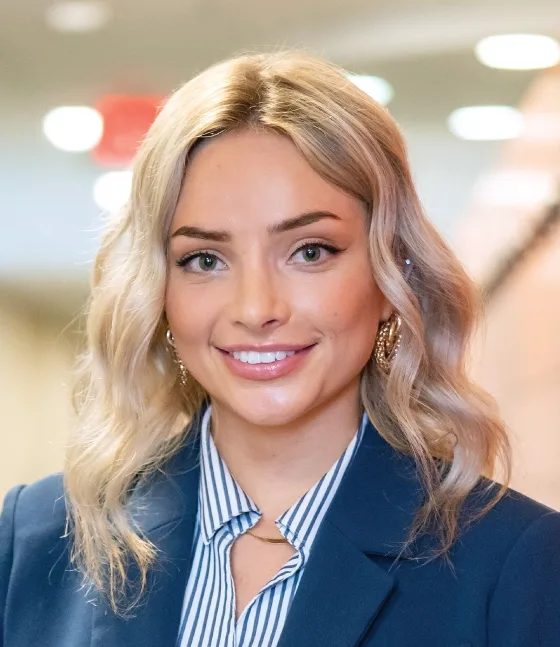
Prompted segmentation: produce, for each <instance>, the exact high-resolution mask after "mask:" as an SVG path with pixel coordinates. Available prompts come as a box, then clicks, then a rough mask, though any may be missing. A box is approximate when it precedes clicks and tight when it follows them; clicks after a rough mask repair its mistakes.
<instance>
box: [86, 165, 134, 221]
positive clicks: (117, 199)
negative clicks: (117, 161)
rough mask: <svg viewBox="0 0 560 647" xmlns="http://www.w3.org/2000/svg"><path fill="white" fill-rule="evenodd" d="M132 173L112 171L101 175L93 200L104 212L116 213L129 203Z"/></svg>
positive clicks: (95, 187) (95, 185)
mask: <svg viewBox="0 0 560 647" xmlns="http://www.w3.org/2000/svg"><path fill="white" fill-rule="evenodd" d="M131 188H132V171H111V172H110V173H104V174H103V175H100V176H99V177H98V178H97V180H96V181H95V183H94V185H93V199H94V201H95V204H96V205H97V206H98V207H99V208H100V209H103V211H107V212H109V213H116V212H117V211H119V210H120V209H122V207H124V205H125V204H126V202H127V201H128V199H129V197H130V190H131Z"/></svg>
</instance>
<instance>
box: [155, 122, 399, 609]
mask: <svg viewBox="0 0 560 647" xmlns="http://www.w3.org/2000/svg"><path fill="white" fill-rule="evenodd" d="M307 212H330V213H332V214H334V215H335V216H336V218H322V219H319V220H317V221H316V222H313V223H311V224H307V225H306V226H302V227H298V228H296V229H292V230H288V231H284V232H282V233H279V234H274V235H271V234H270V233H269V232H268V231H267V227H268V226H270V225H274V224H277V223H279V222H282V221H284V220H286V219H293V218H295V217H297V216H300V215H301V214H302V213H307ZM185 226H195V227H199V228H203V229H211V230H226V231H228V232H229V233H230V235H231V240H230V241H229V242H216V241H211V240H201V239H197V238H193V237H190V236H186V235H180V234H179V235H174V234H175V232H177V230H178V229H179V228H181V227H185ZM308 241H313V242H312V244H313V245H314V246H313V248H312V249H311V250H308V252H307V255H306V250H305V249H304V250H300V251H297V250H298V248H300V247H301V245H302V244H304V243H306V242H308ZM315 241H316V242H315ZM321 243H323V244H327V245H332V246H334V247H337V248H338V249H340V250H341V252H340V253H338V254H332V253H330V252H329V251H327V250H325V249H323V248H321V247H319V246H318V245H320V244H321ZM197 251H204V252H205V256H203V257H202V258H201V257H199V258H194V259H191V260H190V261H189V262H188V264H187V265H186V266H185V267H179V266H178V265H177V262H178V261H180V260H181V259H183V258H184V257H185V255H187V254H189V253H192V252H197ZM206 253H207V254H210V255H211V256H209V257H208V256H206ZM168 258H169V267H168V282H167V289H166V303H165V310H166V315H167V319H168V322H169V326H170V329H171V331H172V333H173V336H174V338H175V347H176V349H177V352H178V354H179V356H180V357H181V359H182V360H183V362H184V364H185V366H186V367H187V370H188V371H189V372H190V373H191V375H192V376H193V377H194V378H195V379H196V380H198V382H199V383H200V384H201V385H202V386H203V387H204V388H205V389H206V391H207V392H208V393H209V394H210V398H211V401H212V405H213V411H212V434H213V437H214V440H215V442H216V445H217V447H218V450H219V452H220V454H221V456H222V457H223V459H224V461H225V462H226V464H227V466H228V468H229V469H230V471H231V473H232V475H233V476H234V478H235V479H236V480H237V481H238V483H239V484H240V485H241V487H242V488H243V489H244V490H245V491H246V492H247V494H248V495H249V496H250V497H251V498H252V499H253V500H254V501H255V503H256V504H257V505H258V506H259V508H260V509H261V511H262V512H263V517H262V519H261V520H260V521H259V523H258V524H257V526H255V528H254V530H255V532H257V530H258V532H259V534H261V535H263V536H268V537H279V536H280V535H279V532H278V530H277V528H276V526H275V525H274V520H275V519H276V518H277V517H278V516H279V515H280V514H281V513H283V512H284V511H285V510H287V509H288V508H289V507H290V506H291V505H293V503H295V502H296V501H297V500H298V499H299V498H300V497H301V496H302V495H303V494H304V493H305V492H306V491H307V490H309V489H310V488H311V487H312V486H313V485H314V483H316V481H317V480H318V479H319V478H320V477H321V476H322V475H323V474H325V473H326V472H327V471H328V470H329V469H330V467H331V466H332V465H333V463H334V462H335V461H336V460H337V458H338V457H339V456H340V455H341V454H342V452H343V451H344V450H345V448H346V447H347V445H348V443H349V442H350V440H351V439H352V437H353V436H354V434H355V432H356V429H357V428H358V425H359V422H360V419H361V414H362V408H361V404H360V397H359V383H360V372H361V370H362V369H363V367H364V366H365V364H366V363H367V362H368V360H369V358H370V356H371V353H372V349H373V346H374V343H375V336H376V334H377V329H378V327H379V323H380V321H384V320H386V319H387V318H388V316H389V315H390V311H391V309H390V306H389V304H388V303H387V301H386V300H385V298H384V297H383V295H382V293H381V292H380V290H379V288H378V287H377V285H376V283H375V281H374V278H373V275H372V271H371V266H370V261H369V252H368V234H367V228H366V218H365V209H364V206H363V204H362V203H361V202H360V201H359V200H357V199H356V198H354V197H353V196H350V195H349V194H347V193H345V192H344V191H342V190H341V189H339V188H337V187H334V186H332V185H331V184H329V183H328V182H326V181H325V180H324V179H323V178H322V177H321V176H320V175H318V174H317V173H316V172H315V171H314V170H313V169H312V168H311V166H310V165H309V164H308V163H307V161H306V160H305V159H304V158H303V156H302V155H301V154H300V153H299V152H298V151H297V149H296V147H295V146H294V145H293V143H292V142H291V141H290V140H289V139H287V138H285V137H283V136H281V135H279V134H275V133H270V132H258V131H254V130H253V131H251V130H243V131H236V132H231V133H227V134H224V135H221V136H219V137H217V138H215V139H213V140H212V141H211V142H210V143H207V144H205V145H204V146H202V147H201V148H200V149H198V150H197V151H196V153H194V155H193V156H192V158H191V160H190V163H189V166H188V169H187V172H186V175H185V179H184V183H183V187H182V191H181V195H180V199H179V202H178V206H177V209H176V212H175V214H174V217H173V221H172V225H171V228H170V238H169V247H168ZM267 342H275V343H297V344H303V345H309V344H312V343H317V345H316V346H315V347H314V348H313V350H312V351H311V352H310V353H309V355H308V356H307V358H306V359H305V361H304V362H303V363H302V364H301V365H300V366H299V367H298V368H297V369H296V370H295V371H293V372H292V373H290V374H288V375H286V376H284V377H279V378H276V379H273V380H268V381H254V380H248V379H244V378H240V377H238V376H236V375H234V374H233V373H232V372H231V371H230V370H229V368H227V366H226V364H225V363H224V360H223V357H222V355H221V352H220V351H219V350H218V349H217V348H216V347H220V346H235V345H238V344H255V345H260V344H264V343H267ZM238 544H239V546H238ZM234 549H235V550H234V552H233V553H232V555H233V558H232V570H233V572H234V579H236V587H237V589H238V590H237V595H238V611H240V610H241V609H242V608H244V605H245V603H246V602H247V601H248V599H250V597H252V595H253V594H254V593H255V592H256V591H257V590H258V589H259V588H260V586H262V584H263V583H265V582H266V581H267V580H268V579H270V577H271V576H272V575H274V573H275V572H276V571H277V570H278V568H279V567H281V566H282V564H283V563H285V561H286V558H287V557H288V556H289V555H290V554H291V553H292V552H293V549H292V548H291V546H289V545H284V546H268V545H266V544H263V543H262V542H259V541H258V540H256V539H254V538H251V537H250V536H248V535H243V536H242V537H240V538H239V539H238V540H237V541H236V543H235V545H234ZM246 551H249V552H250V555H249V552H246ZM245 559H247V560H249V559H251V560H252V565H253V570H252V574H253V576H254V575H255V569H254V565H255V563H260V564H261V568H260V569H257V571H258V572H257V575H256V577H249V575H245V576H243V573H244V572H245V573H247V571H246V570H244V568H243V564H244V563H245V561H244V560H245ZM255 560H256V561H255ZM236 571H237V574H236ZM245 598H247V599H245Z"/></svg>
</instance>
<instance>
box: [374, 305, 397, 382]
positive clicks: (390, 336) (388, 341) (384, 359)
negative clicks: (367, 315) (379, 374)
mask: <svg viewBox="0 0 560 647" xmlns="http://www.w3.org/2000/svg"><path fill="white" fill-rule="evenodd" d="M401 327H402V320H401V318H400V316H399V315H398V314H397V313H396V312H393V314H392V315H391V316H390V317H389V319H388V320H387V321H386V322H385V323H383V324H382V325H381V326H380V327H379V330H378V331H377V338H376V340H375V349H374V351H373V356H374V357H375V361H376V363H377V366H378V367H379V368H380V369H381V370H382V371H383V372H384V373H389V371H390V370H391V366H392V365H393V361H394V360H395V357H396V355H397V353H398V351H399V347H400V345H401Z"/></svg>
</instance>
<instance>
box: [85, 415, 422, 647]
mask: <svg viewBox="0 0 560 647" xmlns="http://www.w3.org/2000/svg"><path fill="white" fill-rule="evenodd" d="M205 409H206V405H204V406H203V407H202V409H201V410H200V412H199V414H198V415H197V416H195V419H194V420H193V423H192V424H191V426H190V430H189V431H188V433H187V434H186V436H185V438H186V440H185V442H184V444H183V446H182V448H181V449H180V450H179V451H178V452H177V454H175V456H174V457H173V458H172V459H171V460H170V461H169V462H168V463H167V464H166V466H165V468H164V469H162V470H160V471H158V472H157V473H156V474H155V475H153V476H152V477H151V478H150V479H149V481H147V482H144V483H141V484H139V485H138V486H137V487H136V488H135V489H134V491H133V494H132V496H131V499H130V503H129V506H130V511H131V514H132V516H133V519H134V522H135V523H136V524H137V526H138V527H139V529H140V530H141V531H142V532H143V533H144V534H145V536H146V537H147V538H148V539H150V540H151V541H152V542H153V543H154V544H155V545H156V546H157V548H158V550H159V553H160V555H161V558H162V561H161V564H158V566H157V568H155V569H154V571H153V572H152V574H151V576H150V581H149V594H148V596H147V597H146V601H145V602H144V604H143V605H142V606H141V607H139V608H138V609H137V610H136V613H135V617H134V618H132V619H130V620H124V619H121V618H117V617H115V616H114V614H113V613H112V611H111V610H110V609H109V608H108V607H107V605H106V604H104V603H103V602H102V601H99V602H98V604H97V606H96V608H95V610H94V617H93V625H92V642H91V647H120V645H123V644H134V645H136V646H137V647H148V645H150V646H151V645H154V644H160V645H173V644H175V641H176V638H177V633H178V631H179V623H180V616H181V610H182V605H183V598H184V593H185V588H186V584H187V580H188V577H189V573H190V569H191V564H192V554H191V548H192V541H193V535H194V528H195V521H196V515H197V509H198V485H199V477H200V470H199V453H200V433H199V432H200V422H201V419H202V415H203V413H204V411H205ZM420 503H421V488H420V486H419V482H418V479H417V478H416V472H415V467H414V461H413V460H412V459H411V458H410V457H407V456H403V455H401V454H398V453H397V452H396V451H395V450H394V449H393V448H392V447H391V446H390V445H389V444H388V443H387V442H386V441H385V440H384V439H383V438H382V437H381V436H380V435H379V433H378V432H377V431H376V430H375V428H374V427H373V425H372V424H371V422H369V421H368V423H367V424H366V427H365V430H364V435H363V437H362V441H361V443H360V446H359V448H358V450H357V452H356V454H355V456H354V459H353V461H352V463H351V464H350V465H349V467H348V469H347V471H346V473H345V475H344V477H343V480H342V482H341V483H340V486H339V488H338V490H337V492H336V495H335V497H334V499H333V501H332V503H331V505H330V507H329V509H328V510H327V513H326V515H325V518H324V519H323V523H322V524H321V526H320V528H319V532H318V535H317V537H316V539H315V542H314V545H313V550H312V551H311V555H310V557H309V560H308V562H307V564H306V566H305V571H304V574H303V577H302V580H301V582H300V585H299V588H298V592H297V595H296V597H295V599H294V601H293V603H292V606H291V609H290V613H289V614H288V618H287V620H286V624H285V627H284V631H283V633H282V637H281V640H280V643H279V647H289V646H291V645H293V644H298V646H299V647H319V646H322V645H325V644H336V645H337V647H354V645H356V644H357V643H358V642H359V640H360V638H361V636H363V634H364V632H365V631H366V630H367V628H368V627H369V626H370V625H371V623H372V622H373V621H374V620H375V617H376V615H377V613H378V612H379V610H380V609H381V607H382V605H383V602H384V601H385V599H386V598H387V596H388V595H389V594H390V592H391V590H392V588H393V586H394V578H393V576H392V575H391V574H389V573H388V572H387V571H386V570H385V569H384V568H381V567H380V566H377V564H376V563H375V561H374V560H372V559H371V558H368V555H374V556H375V555H382V556H392V557H397V556H400V549H401V546H402V544H403V542H404V541H405V539H406V536H407V531H408V528H409V526H410V524H411V522H412V520H413V517H414V513H415V512H416V510H417V509H418V506H419V505H420ZM409 556H410V554H409ZM133 575H134V573H133ZM318 627H321V630H320V631H318V629H317V628H318Z"/></svg>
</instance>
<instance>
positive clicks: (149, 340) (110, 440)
mask: <svg viewBox="0 0 560 647" xmlns="http://www.w3.org/2000/svg"><path fill="white" fill-rule="evenodd" d="M133 176H134V179H133V188H132V196H131V199H130V202H129V204H128V205H127V206H126V208H125V209H124V210H123V212H122V213H121V214H120V215H119V217H118V218H117V219H116V220H115V221H114V222H113V223H112V224H111V227H110V229H109V231H108V233H107V234H106V236H105V239H104V241H103V243H102V246H101V249H100V252H99V255H98V258H97V262H96V267H95V272H94V282H93V283H94V284H93V291H92V299H91V304H90V307H89V311H88V320H87V321H88V325H87V332H88V347H87V352H86V353H85V355H84V357H83V363H82V366H81V374H82V379H81V381H80V384H79V385H78V387H77V405H78V414H79V418H78V425H77V430H76V433H75V437H74V439H73V442H72V444H71V447H70V448H69V451H68V455H67V461H66V465H65V470H64V475H63V476H62V477H61V476H60V475H56V476H53V477H49V478H47V479H44V480H42V481H40V482H38V483H35V484H33V485H30V486H27V487H19V488H14V489H13V490H12V491H11V492H10V493H9V495H8V497H7V499H6V503H5V506H4V513H3V518H2V526H1V528H2V530H1V532H2V544H1V545H2V570H0V573H1V574H2V575H1V577H2V580H1V584H2V589H1V591H2V595H1V596H0V600H1V603H2V605H3V606H2V617H3V635H4V645H5V647H25V646H27V645H29V646H30V645H34V646H35V645H41V646H42V647H47V646H53V647H54V646H56V647H70V646H72V647H81V646H85V645H88V646H90V647H122V646H123V645H135V646H144V645H145V646H148V645H150V646H152V645H158V646H161V647H163V646H166V645H178V646H180V647H187V646H191V645H196V646H203V647H218V646H219V647H222V646H228V647H229V646H234V645H239V646H241V647H248V646H253V645H255V646H256V645H258V646H263V647H272V646H279V647H291V646H297V647H319V646H324V645H332V646H333V647H351V646H356V645H362V646H367V647H381V646H389V645H390V646H391V647H397V646H401V645H402V646H406V647H412V646H428V645H429V646H431V647H459V646H460V645H462V646H466V645H470V646H471V647H478V646H482V645H490V646H491V647H502V646H503V647H506V646H507V647H522V646H523V647H528V646H533V645H550V646H552V645H558V644H559V642H558V641H559V636H560V620H559V618H560V613H559V609H558V603H559V602H560V575H559V573H560V550H558V539H559V536H560V515H559V514H558V513H555V512H553V511H552V510H549V509H548V508H545V507H544V506H542V505H539V504H537V503H536V502H534V501H531V500H530V499H527V498H525V497H523V496H521V495H519V494H517V493H514V492H512V491H511V490H507V489H506V487H505V486H504V487H499V486H497V485H496V484H495V483H494V482H492V481H490V480H488V479H487V478H482V475H483V474H484V475H485V476H486V477H489V476H490V475H491V474H492V472H493V470H494V468H495V467H496V465H498V464H500V463H501V464H502V466H503V473H504V474H505V476H506V479H505V480H506V481H507V474H508V471H509V448H508V443H507V438H506V435H505V432H504V429H503V426H502V423H501V422H500V419H499V417H498V416H497V414H496V413H495V411H494V408H493V405H492V403H491V400H490V398H489V397H488V396H487V395H485V394H484V393H483V392H482V391H481V390H480V389H478V388H476V387H475V386H474V385H472V384H471V383H470V382H469V380H468V378H467V377H466V374H465V369H464V359H465V353H466V347H467V342H468V339H469V336H470V333H471V330H472V327H473V323H474V320H475V314H476V300H475V296H474V291H473V287H472V285H471V283H470V281H469V279H468V278H467V276H466V275H465V273H464V271H463V270H462V269H461V267H460V265H459V264H458V262H457V260H456V259H455V258H454V256H453V254H452V253H451V252H450V251H449V249H448V248H447V247H446V245H445V244H444V242H443V241H442V240H441V238H440V237H439V236H438V234H437V233H436V232H435V230H434V229H433V228H432V226H431V225H430V224H429V222H428V221H427V220H426V218H425V217H424V215H423V213H422V209H421V207H420V204H419V202H418V198H417V196H416V194H415V191H414V187H413V184H412V180H411V175H410V170H409V167H408V162H407V159H406V153H405V147H404V143H403V140H402V138H401V136H400V134H399V131H398V128H397V126H396V125H395V123H394V122H393V120H392V119H391V117H390V116H389V115H388V114H387V112H386V111H385V110H384V109H383V108H382V107H380V106H378V105H377V104H376V103H375V102H374V101H372V100H371V99H370V98H368V97H367V96H366V95H365V94H363V93H362V92H361V91H360V90H358V89H357V88H356V87H354V86H353V85H352V83H351V82H350V81H349V80H348V79H347V77H346V76H345V74H344V73H343V72H342V71H340V70H339V69H337V68H335V67H334V66H332V65H328V64H326V63H324V62H321V61H318V60H315V59H312V58H310V57H307V56H304V55H301V54H297V53H289V52H288V53H283V54H273V55H254V56H242V57H239V58H235V59H233V60H230V61H227V62H225V63H222V64H220V65H217V66H215V67H212V68H210V69H209V70H207V71H205V72H203V73H202V74H200V75H199V76H197V77H196V78H194V79H193V80H191V81H190V82H188V83H187V84H186V85H184V86H183V87H182V88H181V89H179V90H178V91H177V92H176V93H175V94H174V95H173V96H172V97H171V98H170V99H169V101H168V102H167V103H166V105H165V107H164V108H163V109H162V111H161V113H160V115H159V116H158V118H157V120H156V122H155V123H154V125H153V127H152V128H151V130H150V132H149V133H148V135H147V137H146V139H145V141H144V142H143V144H142V146H141V148H140V150H139V152H138V155H137V158H136V160H135V164H134V173H133Z"/></svg>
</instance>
